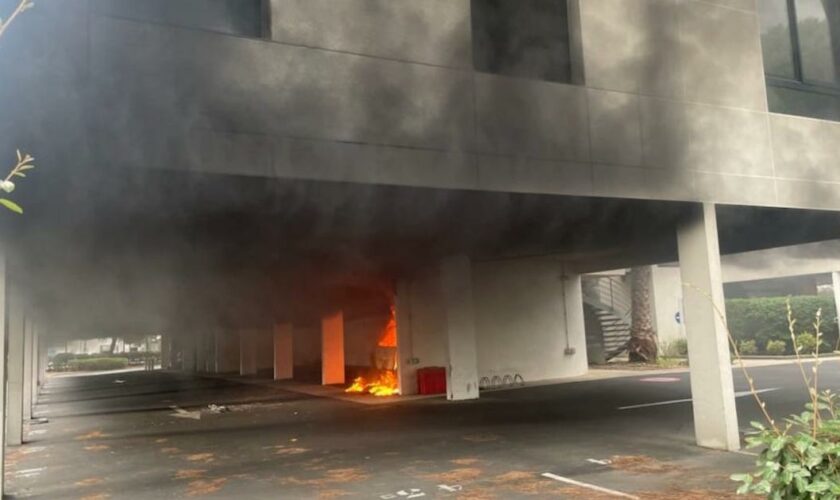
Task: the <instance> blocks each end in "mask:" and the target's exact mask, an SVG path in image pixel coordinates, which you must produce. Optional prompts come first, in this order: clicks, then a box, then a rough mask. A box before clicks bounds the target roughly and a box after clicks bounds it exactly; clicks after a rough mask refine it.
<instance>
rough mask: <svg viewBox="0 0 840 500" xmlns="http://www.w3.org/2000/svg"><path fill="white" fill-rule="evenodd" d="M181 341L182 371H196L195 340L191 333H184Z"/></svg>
mask: <svg viewBox="0 0 840 500" xmlns="http://www.w3.org/2000/svg"><path fill="white" fill-rule="evenodd" d="M181 335H182V336H181V338H180V339H178V340H179V344H180V346H181V370H183V371H185V372H195V371H196V355H195V338H193V337H192V336H191V335H190V334H189V333H182V334H181Z"/></svg>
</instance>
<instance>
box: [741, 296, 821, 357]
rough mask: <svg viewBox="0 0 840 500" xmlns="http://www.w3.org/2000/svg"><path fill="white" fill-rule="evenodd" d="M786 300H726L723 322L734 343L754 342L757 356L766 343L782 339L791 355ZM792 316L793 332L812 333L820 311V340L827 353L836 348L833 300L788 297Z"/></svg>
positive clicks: (779, 298)
mask: <svg viewBox="0 0 840 500" xmlns="http://www.w3.org/2000/svg"><path fill="white" fill-rule="evenodd" d="M787 300H788V298H787V297H758V298H751V299H728V300H727V301H726V320H727V323H728V325H729V330H730V331H731V332H732V336H733V337H735V340H736V342H738V344H740V343H741V342H743V341H749V340H755V342H756V344H757V347H758V350H759V352H761V353H766V352H767V342H769V341H771V340H782V341H784V342H785V343H786V346H787V352H786V353H787V354H793V350H792V349H793V348H792V346H791V342H790V333H789V332H788V320H787V306H786V301H787ZM790 305H791V309H792V311H793V317H794V319H796V327H795V328H796V333H797V334H800V333H803V332H805V331H810V332H811V333H813V331H814V329H813V326H812V325H813V323H814V317H815V314H816V313H817V310H818V309H822V332H823V341H824V342H825V344H827V346H828V347H825V346H824V347H823V348H825V349H827V350H829V351H831V350H833V349H834V347H835V346H836V345H837V310H836V309H835V307H834V298H833V297H830V296H822V295H800V296H795V297H790Z"/></svg>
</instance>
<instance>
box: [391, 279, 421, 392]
mask: <svg viewBox="0 0 840 500" xmlns="http://www.w3.org/2000/svg"><path fill="white" fill-rule="evenodd" d="M410 308H411V284H410V283H409V282H408V281H406V280H400V281H399V282H398V283H397V294H396V296H395V297H394V309H395V310H396V320H397V381H398V383H399V390H400V394H402V395H408V394H416V393H417V365H415V364H412V359H413V358H414V346H413V344H412V338H411V319H410V318H411V312H410V310H411V309H410Z"/></svg>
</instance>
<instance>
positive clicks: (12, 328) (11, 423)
mask: <svg viewBox="0 0 840 500" xmlns="http://www.w3.org/2000/svg"><path fill="white" fill-rule="evenodd" d="M25 327H26V319H25V317H24V312H23V302H22V299H21V297H20V296H19V295H18V292H17V291H16V290H15V289H14V288H13V289H12V293H11V296H10V297H9V324H8V330H7V332H6V333H7V344H8V352H7V353H6V354H7V356H6V377H7V378H6V390H7V391H8V394H7V395H6V404H7V405H8V407H7V408H6V444H7V445H10V446H17V445H20V444H23V340H24V331H25Z"/></svg>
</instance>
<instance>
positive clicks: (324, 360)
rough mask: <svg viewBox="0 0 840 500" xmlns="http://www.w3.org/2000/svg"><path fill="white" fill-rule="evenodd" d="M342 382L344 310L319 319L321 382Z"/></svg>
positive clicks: (327, 383)
mask: <svg viewBox="0 0 840 500" xmlns="http://www.w3.org/2000/svg"><path fill="white" fill-rule="evenodd" d="M343 383H344V312H343V311H338V312H336V313H334V314H330V315H328V316H324V317H323V318H322V319H321V384H322V385H329V384H343Z"/></svg>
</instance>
